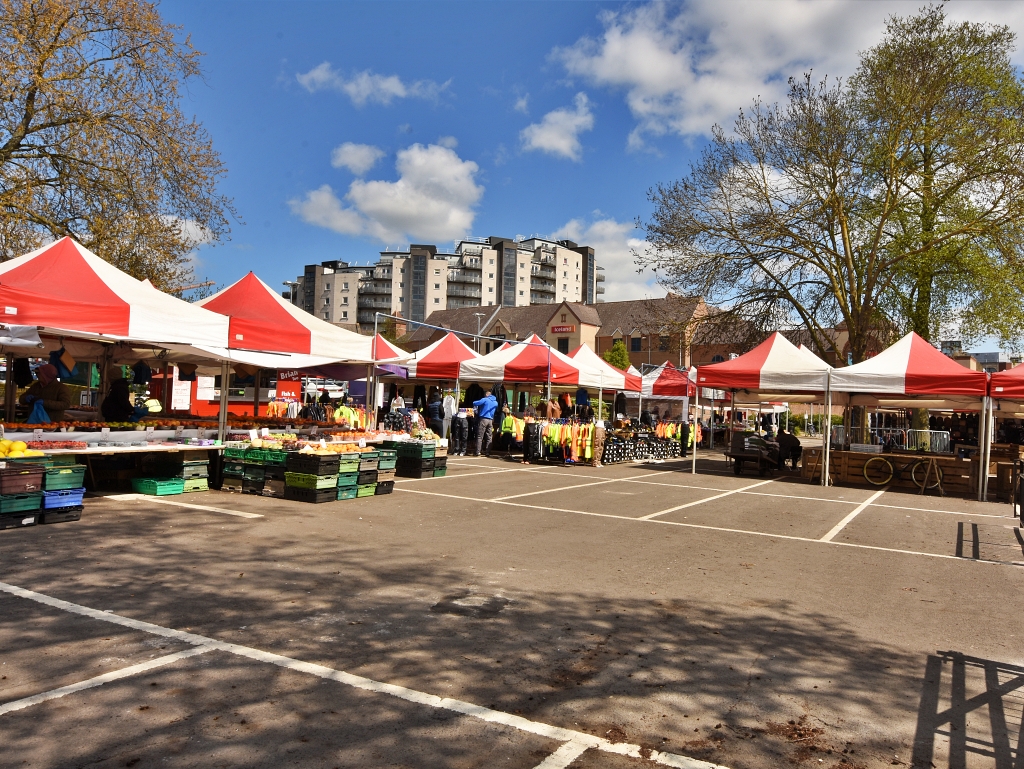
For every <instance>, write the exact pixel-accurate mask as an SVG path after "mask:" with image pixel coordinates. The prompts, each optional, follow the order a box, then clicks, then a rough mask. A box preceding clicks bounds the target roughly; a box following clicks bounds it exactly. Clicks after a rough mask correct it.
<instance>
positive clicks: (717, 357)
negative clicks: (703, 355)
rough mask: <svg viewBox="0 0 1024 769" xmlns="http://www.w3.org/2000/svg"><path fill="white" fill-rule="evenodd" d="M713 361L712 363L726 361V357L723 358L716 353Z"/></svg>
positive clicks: (712, 358)
mask: <svg viewBox="0 0 1024 769" xmlns="http://www.w3.org/2000/svg"><path fill="white" fill-rule="evenodd" d="M711 362H712V363H725V358H723V357H722V356H721V355H714V356H712V357H711Z"/></svg>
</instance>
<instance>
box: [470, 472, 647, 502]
mask: <svg viewBox="0 0 1024 769" xmlns="http://www.w3.org/2000/svg"><path fill="white" fill-rule="evenodd" d="M648 477H650V476H649V474H644V475H631V476H629V477H627V478H606V479H604V480H601V481H589V482H588V483H577V484H575V485H574V486H559V487H558V488H557V489H544V490H542V491H527V492H525V493H524V494H509V495H508V496H506V497H495V498H494V499H489V500H487V501H488V502H504V501H505V500H506V499H519V498H520V497H532V496H534V495H536V494H552V493H555V492H559V491H571V490H572V489H585V488H588V487H590V486H602V485H604V484H606V483H618V482H619V481H630V480H633V479H634V478H648Z"/></svg>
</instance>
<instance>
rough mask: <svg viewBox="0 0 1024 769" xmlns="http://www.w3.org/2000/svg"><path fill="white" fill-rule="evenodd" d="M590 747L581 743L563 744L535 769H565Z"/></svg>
mask: <svg viewBox="0 0 1024 769" xmlns="http://www.w3.org/2000/svg"><path fill="white" fill-rule="evenodd" d="M590 747H591V746H590V745H589V744H586V743H582V742H575V741H570V742H565V743H563V744H562V746H561V747H560V748H559V749H558V750H556V751H555V752H554V753H552V754H551V755H550V756H548V757H547V758H545V759H544V760H543V761H541V762H540V763H539V764H537V766H536V768H535V769H565V767H567V766H568V765H569V764H571V763H572V762H573V761H575V760H576V759H577V758H579V757H580V756H582V755H583V754H584V753H586V752H587V751H588V750H590Z"/></svg>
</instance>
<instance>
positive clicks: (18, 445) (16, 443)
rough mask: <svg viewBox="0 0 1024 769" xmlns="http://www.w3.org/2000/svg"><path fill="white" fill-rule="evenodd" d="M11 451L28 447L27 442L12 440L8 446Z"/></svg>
mask: <svg viewBox="0 0 1024 769" xmlns="http://www.w3.org/2000/svg"><path fill="white" fill-rule="evenodd" d="M10 448H11V450H12V451H24V450H25V449H27V448H28V444H26V443H25V441H14V443H12V444H11V446H10Z"/></svg>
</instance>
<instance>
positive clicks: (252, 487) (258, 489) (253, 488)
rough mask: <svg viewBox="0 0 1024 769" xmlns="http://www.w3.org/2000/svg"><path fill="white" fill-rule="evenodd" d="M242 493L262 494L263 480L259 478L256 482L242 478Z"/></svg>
mask: <svg viewBox="0 0 1024 769" xmlns="http://www.w3.org/2000/svg"><path fill="white" fill-rule="evenodd" d="M242 491H244V492H245V493H246V494H262V493H263V479H262V478H260V479H259V480H258V481H257V480H255V479H252V478H244V479H243V480H242Z"/></svg>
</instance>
